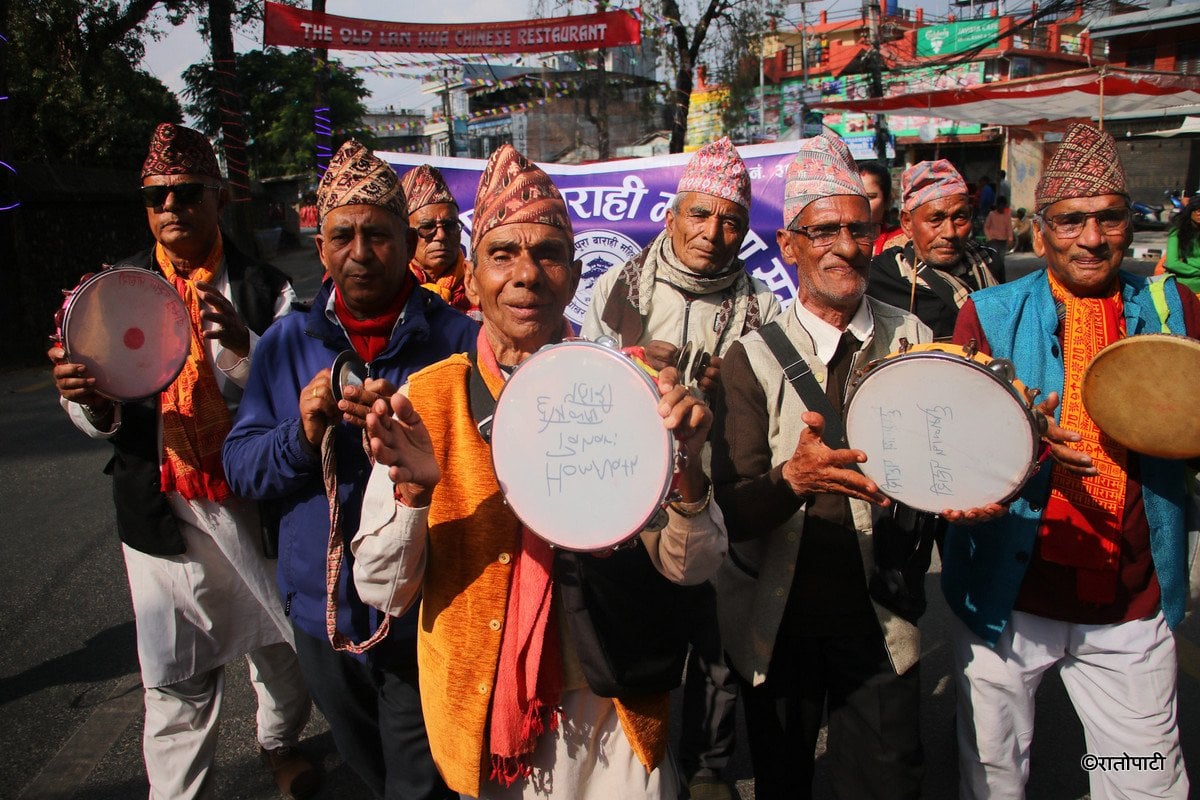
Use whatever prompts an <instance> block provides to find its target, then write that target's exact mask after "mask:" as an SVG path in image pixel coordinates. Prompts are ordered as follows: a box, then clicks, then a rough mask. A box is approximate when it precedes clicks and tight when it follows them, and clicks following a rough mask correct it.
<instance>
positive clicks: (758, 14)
mask: <svg viewBox="0 0 1200 800" xmlns="http://www.w3.org/2000/svg"><path fill="white" fill-rule="evenodd" d="M776 5H778V3H777V2H776V1H775V0H682V2H681V0H647V2H646V3H645V4H644V6H643V8H644V9H646V10H647V12H648V16H650V17H651V18H653V19H662V20H664V21H665V24H664V25H663V26H662V27H661V28H657V29H653V30H651V31H650V35H651V36H652V37H654V38H655V39H657V41H658V44H659V48H660V49H659V52H660V55H661V57H662V60H663V62H664V66H665V67H666V69H667V70H669V71H670V73H671V75H672V79H671V88H670V90H669V91H668V95H667V97H668V99H667V102H668V104H669V105H670V109H671V146H670V149H671V152H672V153H682V152H683V145H684V141H685V139H686V138H687V117H688V108H689V107H690V106H691V102H692V89H693V88H694V86H695V71H696V67H697V66H698V65H699V64H700V63H701V62H702V61H704V60H707V61H708V62H709V66H710V67H715V74H717V75H722V74H725V75H732V74H733V73H734V72H735V71H736V69H737V65H738V64H739V63H744V56H745V55H746V49H745V48H746V47H747V40H748V39H750V38H753V32H754V31H755V30H761V27H758V26H760V25H761V20H762V18H763V16H764V15H765V13H766V10H767V9H769V8H773V7H774V6H776ZM689 19H690V20H694V21H689ZM754 50H755V51H757V47H755V48H754Z"/></svg>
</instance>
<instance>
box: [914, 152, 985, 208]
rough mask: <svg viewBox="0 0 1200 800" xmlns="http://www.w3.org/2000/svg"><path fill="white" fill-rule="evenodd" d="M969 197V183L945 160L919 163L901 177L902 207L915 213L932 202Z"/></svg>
mask: <svg viewBox="0 0 1200 800" xmlns="http://www.w3.org/2000/svg"><path fill="white" fill-rule="evenodd" d="M956 194H961V195H967V194H970V192H968V191H967V182H966V181H964V180H963V176H962V175H961V174H959V172H958V170H956V169H955V168H954V165H953V164H951V163H950V162H949V161H947V160H946V159H944V158H939V159H938V160H937V161H918V162H917V163H916V164H913V165H912V166H911V167H909V168H908V169H906V170H904V174H902V175H901V176H900V207H901V208H903V209H904V210H905V211H914V210H916V209H917V208H919V207H921V206H923V205H925V204H926V203H928V202H930V201H932V200H941V199H942V198H943V197H953V196H954V195H956Z"/></svg>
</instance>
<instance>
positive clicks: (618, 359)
mask: <svg viewBox="0 0 1200 800" xmlns="http://www.w3.org/2000/svg"><path fill="white" fill-rule="evenodd" d="M562 347H583V348H587V349H589V350H593V351H598V352H601V353H603V354H604V355H606V356H610V357H614V358H613V361H614V362H615V363H618V364H625V365H627V366H629V367H630V368H632V370H633V371H634V372H635V373H636V374H637V375H638V376H639V377H640V378H641V379H642V383H644V384H645V385H646V387H647V389H649V391H650V392H651V395H652V396H653V397H658V386H657V384H656V383H655V382H654V379H653V378H651V377H650V376H649V375H648V374H647V373H646V371H645V370H643V369H642V368H641V367H640V366H638V364H637V363H636V362H635V361H634V360H633V359H632V358H630V357H629V356H627V355H626V354H625V353H622V352H621V351H620V350H617V349H616V348H614V347H609V346H608V345H604V344H600V343H599V342H593V341H589V340H587V339H565V340H563V341H561V342H556V343H552V344H547V345H544V346H543V347H542V348H541V349H539V350H538V351H537V352H536V353H534V354H533V355H531V356H529V357H528V358H526V359H525V360H524V361H522V362H521V363H520V364H518V365H517V366H516V368H515V369H513V372H512V374H511V375H510V376H509V377H508V380H506V381H505V382H504V386H503V387H501V389H500V394H499V395H498V396H497V397H496V410H495V411H494V412H492V424H493V428H492V430H493V442H492V447H491V448H490V450H491V461H492V473H493V474H494V475H495V476H496V483H497V484H501V478H500V472H499V470H497V469H496V447H495V440H494V434H495V431H496V430H499V429H500V427H499V424H498V423H499V421H500V411H501V408H502V402H503V400H504V393H505V392H506V391H507V390H508V388H509V387H510V386H512V385H513V381H514V380H515V379H516V377H517V375H519V374H520V372H521V370H522V369H523V368H524V367H525V366H526V365H528V364H529V363H530V362H531V361H533V359H535V358H537V357H538V356H539V355H542V354H544V353H549V352H552V351H554V350H557V349H559V348H562ZM662 431H663V433H664V434H665V435H664V437H663V439H664V442H665V444H666V453H667V463H668V465H671V464H673V463H674V457H675V439H674V436H673V435H672V433H671V432H670V431H668V430H667V429H666V428H663V429H662ZM673 477H674V475H673V470H672V469H668V470H667V473H666V476H665V480H664V483H663V487H662V491H661V492H660V500H659V503H658V504H657V505H656V506H655V507H654V509H653V510H652V511H650V513H649V514H648V515H647V516H646V517H645V519H643V520H641V522H640V523H639V524H638V525H637V527H636V528H635V529H634V530H633V531H632V532H630V533H626V534H622V535H621V536H620V537H617V538H614V539H613V540H612V541H611V542H607V543H605V544H603V545H600V546H598V547H587V548H584V547H572V546H571V545H567V544H562V543H560V542H556V541H552V540H551V539H549V538H547V537H546V536H543V535H542V534H541V533H538V532H537V531H535V530H534V529H533V528H532V527H531V526H530V525H529V524H528V522H526V520H525V519H524V518H523V517H522V516H521V513H520V512H519V511H518V510H517V508H516V507H515V506H514V505H513V504H512V502H511V501H510V500H509V499H508V496H507V495H504V490H503V487H502V488H501V494H502V495H504V502H505V505H507V506H508V508H509V510H510V511H512V513H513V515H514V516H516V518H517V519H518V520H520V521H521V524H522V525H524V526H525V527H526V528H528V529H529V530H530V531H532V532H533V533H534V535H536V536H538V537H539V538H541V539H542V540H543V541H545V542H547V543H548V544H550V546H551V547H554V548H557V549H559V550H568V551H571V552H575V553H598V552H603V551H605V550H609V549H612V548H614V547H618V546H620V545H621V544H623V543H625V542H627V541H629V540H630V539H633V538H634V537H636V536H638V535H639V534H640V533H641V532H642V531H643V530H644V529H645V527H646V525H648V524H649V523H650V521H651V520H653V519H654V517H655V516H656V515H657V514H658V513H659V510H660V509H661V508H662V506H663V505H664V504H665V503H666V501H667V499H668V498H669V497H670V494H671V484H672V482H673Z"/></svg>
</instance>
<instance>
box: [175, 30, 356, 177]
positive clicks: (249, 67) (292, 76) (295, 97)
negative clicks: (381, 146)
mask: <svg viewBox="0 0 1200 800" xmlns="http://www.w3.org/2000/svg"><path fill="white" fill-rule="evenodd" d="M183 77H184V81H185V82H186V84H187V88H186V89H185V90H184V97H185V98H186V99H187V101H188V102H187V105H186V107H185V108H186V110H187V112H188V114H190V115H192V116H193V117H195V118H196V120H197V126H198V127H199V128H200V130H202V131H204V132H205V133H207V134H209V135H212V136H215V135H216V134H217V131H218V128H219V124H220V105H219V103H220V97H219V95H218V93H217V91H216V89H215V88H214V81H213V65H212V63H211V62H203V63H200V64H193V65H192V66H190V67H188V69H187V71H186V72H184V75H183ZM235 77H236V86H237V91H238V93H239V94H240V95H241V98H242V108H243V109H244V111H245V114H244V119H245V126H246V138H247V146H246V152H247V155H248V160H249V163H250V173H251V175H252V176H254V177H256V178H265V177H271V176H278V175H289V174H294V173H298V172H311V171H312V169H313V162H314V158H315V156H314V153H315V149H316V132H315V130H314V127H313V91H314V87H315V82H316V79H317V72H316V68H315V61H314V59H313V54H312V53H311V52H309V51H307V50H299V49H298V50H293V51H291V52H287V53H285V52H283V51H281V50H279V49H278V48H275V47H269V48H267V49H266V50H253V51H250V52H248V53H240V54H238V56H237V68H236V76H235ZM367 94H368V92H367V89H366V87H365V86H364V85H363V81H362V79H361V78H359V77H358V76H357V75H356V74H355V73H354V72H353V71H352V70H350V69H347V68H345V67H343V66H341V65H340V64H339V63H338V62H334V61H331V62H329V82H328V88H327V90H326V97H327V101H328V104H329V109H330V111H329V118H330V121H331V123H332V124H331V127H332V128H333V129H334V130H335V131H338V130H345V129H347V128H351V129H352V128H354V127H355V126H357V125H358V124H359V120H360V119H361V118H362V115H363V113H364V112H365V110H366V109H365V107H364V105H363V102H362V101H363V98H365V97H366V96H367ZM349 136H354V138H356V139H358V140H359V141H362V142H363V143H364V144H366V145H367V146H372V145H373V144H374V137H373V136H372V135H371V134H370V133H369V132H366V131H351V133H348V134H341V135H340V136H339V135H337V134H335V136H334V147H335V149H336V147H337V146H338V145H340V144H341V142H342V141H343V140H345V139H346V138H349Z"/></svg>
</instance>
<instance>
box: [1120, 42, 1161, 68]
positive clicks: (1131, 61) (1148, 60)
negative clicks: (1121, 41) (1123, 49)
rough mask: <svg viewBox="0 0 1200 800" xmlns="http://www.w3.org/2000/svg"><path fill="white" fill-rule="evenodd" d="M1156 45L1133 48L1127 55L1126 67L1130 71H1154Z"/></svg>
mask: <svg viewBox="0 0 1200 800" xmlns="http://www.w3.org/2000/svg"><path fill="white" fill-rule="evenodd" d="M1154 55H1155V54H1154V45H1150V46H1149V47H1131V48H1129V52H1128V53H1127V54H1126V55H1125V66H1127V67H1129V68H1130V69H1154Z"/></svg>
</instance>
